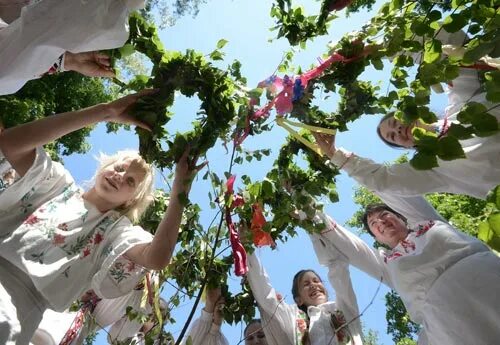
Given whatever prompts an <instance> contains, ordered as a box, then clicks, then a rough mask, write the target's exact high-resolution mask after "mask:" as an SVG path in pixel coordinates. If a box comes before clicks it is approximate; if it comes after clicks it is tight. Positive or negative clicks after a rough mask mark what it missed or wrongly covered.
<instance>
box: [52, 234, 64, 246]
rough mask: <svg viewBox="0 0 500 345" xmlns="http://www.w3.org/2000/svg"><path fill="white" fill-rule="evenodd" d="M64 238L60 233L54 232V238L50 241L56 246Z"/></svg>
mask: <svg viewBox="0 0 500 345" xmlns="http://www.w3.org/2000/svg"><path fill="white" fill-rule="evenodd" d="M65 240H66V238H65V237H64V236H63V235H61V234H55V235H54V239H53V240H52V243H54V244H55V245H56V246H57V245H60V244H64V241H65Z"/></svg>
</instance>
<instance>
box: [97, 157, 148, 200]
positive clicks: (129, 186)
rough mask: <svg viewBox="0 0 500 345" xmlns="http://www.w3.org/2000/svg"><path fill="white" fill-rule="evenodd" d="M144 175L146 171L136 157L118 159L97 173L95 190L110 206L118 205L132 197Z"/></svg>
mask: <svg viewBox="0 0 500 345" xmlns="http://www.w3.org/2000/svg"><path fill="white" fill-rule="evenodd" d="M145 176H146V171H145V170H144V168H143V167H142V165H141V163H140V162H139V161H138V160H137V159H135V158H122V159H118V160H117V161H115V162H114V163H112V164H110V165H108V166H106V167H105V168H103V169H102V170H101V171H100V172H99V173H98V174H97V176H96V183H95V190H96V193H97V194H98V195H99V197H100V198H101V199H103V200H105V201H106V202H108V203H109V204H110V206H111V208H116V207H120V206H123V205H126V204H127V202H129V201H130V200H132V199H133V198H134V196H135V195H136V192H137V187H138V186H139V185H140V184H141V182H142V180H143V179H144V177H145Z"/></svg>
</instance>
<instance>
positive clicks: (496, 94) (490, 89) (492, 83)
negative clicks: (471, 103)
mask: <svg viewBox="0 0 500 345" xmlns="http://www.w3.org/2000/svg"><path fill="white" fill-rule="evenodd" d="M484 78H485V79H486V81H485V83H484V86H485V88H486V99H487V100H488V101H490V102H492V103H500V71H492V72H488V73H486V74H485V75H484Z"/></svg>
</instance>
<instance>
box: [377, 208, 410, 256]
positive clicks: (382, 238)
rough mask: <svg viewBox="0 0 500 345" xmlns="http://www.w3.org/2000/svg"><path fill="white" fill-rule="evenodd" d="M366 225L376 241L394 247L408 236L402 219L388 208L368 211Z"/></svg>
mask: <svg viewBox="0 0 500 345" xmlns="http://www.w3.org/2000/svg"><path fill="white" fill-rule="evenodd" d="M367 221H368V227H369V228H370V231H371V232H372V233H373V235H374V236H375V238H376V239H377V241H378V242H380V243H383V244H386V245H388V246H389V247H391V248H394V247H396V246H397V245H398V243H399V242H400V241H402V240H404V239H405V238H406V236H408V231H409V230H408V227H407V226H406V223H405V221H404V220H403V219H401V218H400V217H398V216H397V215H396V214H394V213H392V212H390V211H388V210H379V211H374V212H372V213H370V214H369V215H368V217H367Z"/></svg>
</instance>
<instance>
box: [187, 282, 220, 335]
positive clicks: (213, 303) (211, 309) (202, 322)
mask: <svg viewBox="0 0 500 345" xmlns="http://www.w3.org/2000/svg"><path fill="white" fill-rule="evenodd" d="M223 304H224V300H223V299H222V298H221V291H220V289H219V288H217V289H209V290H208V291H207V303H206V304H205V307H204V308H203V310H202V311H201V316H200V317H199V318H198V319H196V320H195V321H194V323H193V325H192V326H191V329H190V330H189V333H188V335H187V339H189V338H191V343H192V344H193V345H229V342H228V341H227V339H226V337H225V336H224V334H222V332H221V330H220V326H221V324H222V311H221V307H222V306H223ZM186 342H187V340H186V341H185V342H184V343H183V344H186Z"/></svg>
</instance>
